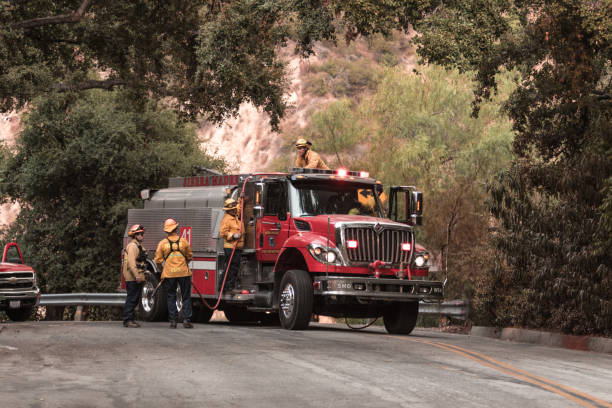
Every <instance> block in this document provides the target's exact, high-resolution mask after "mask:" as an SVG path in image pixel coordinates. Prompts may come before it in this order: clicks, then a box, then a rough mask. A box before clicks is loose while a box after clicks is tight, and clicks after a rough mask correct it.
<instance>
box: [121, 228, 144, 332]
mask: <svg viewBox="0 0 612 408" xmlns="http://www.w3.org/2000/svg"><path fill="white" fill-rule="evenodd" d="M144 232H145V228H144V227H143V226H142V225H140V224H136V225H132V226H131V227H130V229H129V231H128V237H131V238H132V240H131V241H130V242H129V243H128V244H127V246H126V247H125V254H124V257H123V278H124V280H125V290H126V292H127V293H126V296H125V305H124V306H123V326H124V327H140V324H138V323H136V322H135V321H134V310H135V309H136V306H137V305H138V302H140V296H141V294H142V284H143V282H144V280H145V274H144V271H145V262H146V261H147V253H146V251H145V249H144V247H143V246H142V240H143V238H144Z"/></svg>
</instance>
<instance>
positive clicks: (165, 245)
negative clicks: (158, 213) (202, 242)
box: [155, 218, 193, 329]
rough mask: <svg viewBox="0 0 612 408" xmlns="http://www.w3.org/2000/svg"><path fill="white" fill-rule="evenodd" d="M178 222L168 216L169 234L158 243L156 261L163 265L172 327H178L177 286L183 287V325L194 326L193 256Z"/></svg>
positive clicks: (160, 265) (188, 327) (165, 230)
mask: <svg viewBox="0 0 612 408" xmlns="http://www.w3.org/2000/svg"><path fill="white" fill-rule="evenodd" d="M178 226H179V225H178V222H176V221H175V220H173V219H172V218H168V219H167V220H166V221H165V222H164V232H166V234H168V236H167V237H166V238H164V239H162V240H161V241H159V244H158V245H157V250H156V251H155V263H156V264H157V267H158V268H161V267H162V263H163V268H164V269H163V272H162V275H161V278H162V280H163V281H164V285H165V288H166V292H167V293H168V319H169V320H170V327H171V328H173V329H176V320H177V318H178V310H177V309H176V288H177V286H178V287H180V288H181V296H182V298H183V309H182V311H183V327H185V328H187V329H191V328H193V325H192V324H191V317H192V313H193V312H192V307H191V269H189V262H191V259H192V257H193V254H192V251H191V245H189V242H187V240H186V239H184V238H179V235H178Z"/></svg>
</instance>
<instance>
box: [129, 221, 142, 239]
mask: <svg viewBox="0 0 612 408" xmlns="http://www.w3.org/2000/svg"><path fill="white" fill-rule="evenodd" d="M144 232H145V227H143V226H142V225H140V224H134V225H132V226H131V227H130V230H129V231H128V237H133V236H134V235H136V234H140V233H142V234H144Z"/></svg>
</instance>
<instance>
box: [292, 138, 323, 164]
mask: <svg viewBox="0 0 612 408" xmlns="http://www.w3.org/2000/svg"><path fill="white" fill-rule="evenodd" d="M310 146H312V143H310V142H309V141H307V140H306V139H298V140H297V142H295V148H296V149H297V155H296V156H295V167H305V168H307V169H323V170H329V167H327V165H326V164H325V162H324V161H323V159H322V158H321V156H319V154H318V153H317V152H313V151H312V150H310Z"/></svg>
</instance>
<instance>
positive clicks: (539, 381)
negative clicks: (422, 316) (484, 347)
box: [392, 336, 612, 408]
mask: <svg viewBox="0 0 612 408" xmlns="http://www.w3.org/2000/svg"><path fill="white" fill-rule="evenodd" d="M392 337H395V338H398V339H402V340H409V341H413V342H417V343H425V344H429V345H432V346H434V347H438V348H441V349H444V350H447V351H451V352H453V353H456V354H459V355H462V356H464V357H467V358H469V359H471V360H474V361H476V362H477V363H479V364H481V365H484V366H486V367H489V368H493V369H495V370H497V371H501V372H503V373H506V374H508V375H511V376H513V377H515V378H518V379H520V380H523V381H525V382H527V383H530V384H532V385H536V386H538V387H540V388H543V389H545V390H548V391H550V392H553V393H555V394H557V395H560V396H562V397H564V398H567V399H569V400H570V401H573V402H575V403H576V404H578V405H580V406H583V407H588V408H596V407H597V405H602V406H605V407H612V405H610V404H609V403H607V402H605V401H602V400H599V399H597V398H595V397H592V396H590V395H588V394H584V393H581V392H579V391H577V390H574V389H572V388H570V387H566V386H563V385H560V384H556V383H554V382H552V381H550V380H546V379H544V378H541V377H537V376H535V375H533V374H530V373H528V372H526V371H523V370H520V369H518V368H515V367H512V366H510V365H508V364H505V363H501V362H498V361H496V360H494V359H492V358H490V357H488V356H485V355H484V354H480V353H476V352H473V351H471V350H468V349H464V348H461V347H458V346H454V345H451V344H446V343H437V342H433V341H428V340H422V339H418V340H417V339H410V338H406V337H399V336H392ZM519 373H520V374H519ZM555 387H559V388H561V389H564V390H566V391H568V392H571V393H573V394H576V395H579V396H580V397H582V398H585V399H588V400H590V401H589V402H593V403H595V404H597V405H593V404H590V403H589V402H587V401H584V400H582V399H580V398H577V397H575V396H573V395H571V394H568V393H566V392H563V391H561V390H559V389H558V388H555Z"/></svg>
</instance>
